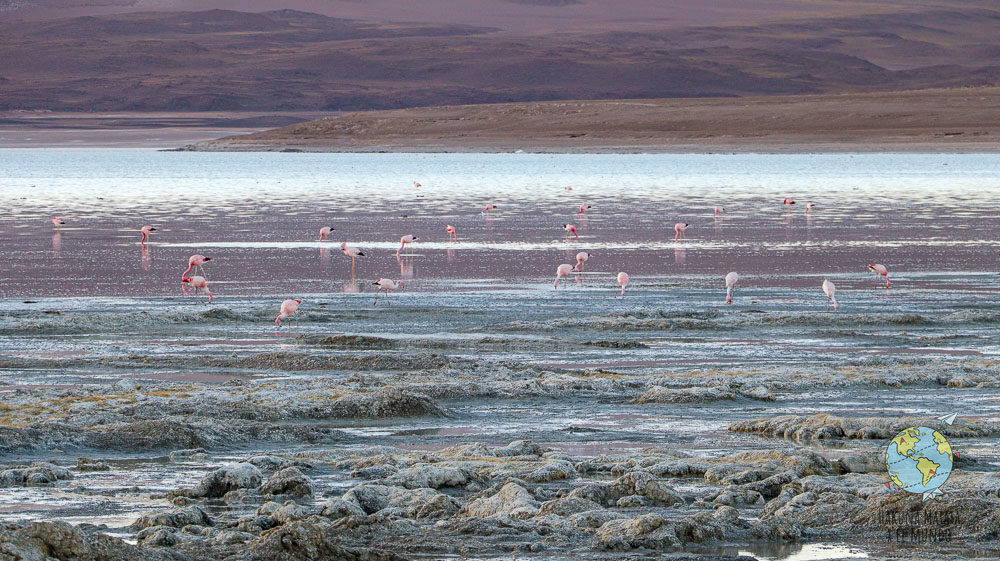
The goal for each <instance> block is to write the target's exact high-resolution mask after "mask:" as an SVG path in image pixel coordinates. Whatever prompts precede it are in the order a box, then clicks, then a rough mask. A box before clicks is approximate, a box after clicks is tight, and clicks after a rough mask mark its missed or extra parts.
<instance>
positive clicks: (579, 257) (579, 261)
mask: <svg viewBox="0 0 1000 561" xmlns="http://www.w3.org/2000/svg"><path fill="white" fill-rule="evenodd" d="M587 259H590V254H589V253H587V252H586V251H581V252H580V253H577V254H576V267H573V270H574V271H577V270H579V271H583V267H584V266H585V265H586V264H587Z"/></svg>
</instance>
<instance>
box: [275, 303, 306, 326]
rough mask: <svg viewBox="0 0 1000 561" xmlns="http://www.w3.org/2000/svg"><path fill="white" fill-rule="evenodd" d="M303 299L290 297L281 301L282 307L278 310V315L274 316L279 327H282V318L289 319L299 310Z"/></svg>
mask: <svg viewBox="0 0 1000 561" xmlns="http://www.w3.org/2000/svg"><path fill="white" fill-rule="evenodd" d="M301 303H302V300H292V299H288V300H285V301H284V302H282V303H281V309H280V310H278V317H276V318H274V323H276V324H278V329H281V320H283V319H288V318H289V317H291V316H294V315H295V314H296V313H297V312H298V311H299V304H301Z"/></svg>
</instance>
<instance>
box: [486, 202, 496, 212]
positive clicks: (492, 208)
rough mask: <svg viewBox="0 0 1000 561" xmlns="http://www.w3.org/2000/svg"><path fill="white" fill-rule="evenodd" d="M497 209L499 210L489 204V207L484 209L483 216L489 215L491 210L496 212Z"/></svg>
mask: <svg viewBox="0 0 1000 561" xmlns="http://www.w3.org/2000/svg"><path fill="white" fill-rule="evenodd" d="M496 208H497V205H494V204H488V205H486V206H484V207H483V214H489V213H490V211H491V210H494V209H496Z"/></svg>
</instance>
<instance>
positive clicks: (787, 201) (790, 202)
mask: <svg viewBox="0 0 1000 561" xmlns="http://www.w3.org/2000/svg"><path fill="white" fill-rule="evenodd" d="M781 204H783V205H785V208H787V209H789V210H791V208H792V205H794V204H795V201H793V200H792V199H789V198H788V197H785V200H783V201H781Z"/></svg>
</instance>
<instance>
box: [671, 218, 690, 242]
mask: <svg viewBox="0 0 1000 561" xmlns="http://www.w3.org/2000/svg"><path fill="white" fill-rule="evenodd" d="M688 226H689V225H688V224H685V223H683V222H678V223H677V224H674V241H677V240H679V239H682V238H683V237H684V230H687V227H688Z"/></svg>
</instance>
